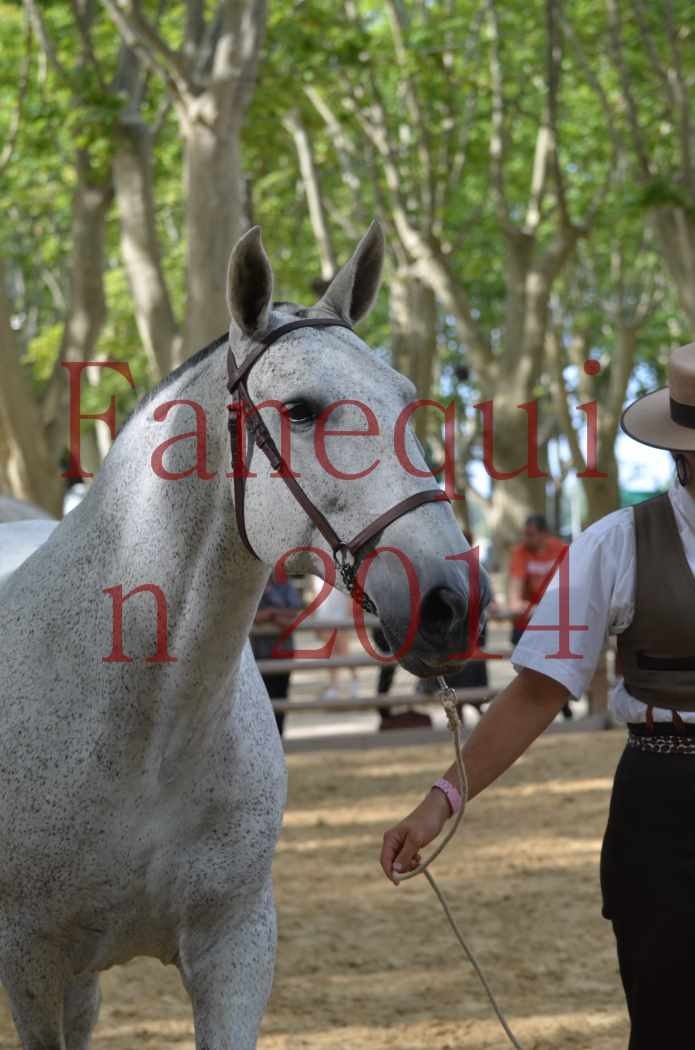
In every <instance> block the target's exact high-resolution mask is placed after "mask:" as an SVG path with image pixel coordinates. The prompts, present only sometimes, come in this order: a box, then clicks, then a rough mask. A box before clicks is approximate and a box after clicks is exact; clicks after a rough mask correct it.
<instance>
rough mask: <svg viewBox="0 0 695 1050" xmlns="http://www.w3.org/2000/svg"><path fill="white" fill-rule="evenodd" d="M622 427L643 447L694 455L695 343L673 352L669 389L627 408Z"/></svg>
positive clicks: (621, 423) (659, 391)
mask: <svg viewBox="0 0 695 1050" xmlns="http://www.w3.org/2000/svg"><path fill="white" fill-rule="evenodd" d="M620 425H621V427H622V428H623V430H624V431H625V433H626V434H628V435H629V437H631V438H634V439H635V441H641V442H642V444H643V445H652V446H653V447H654V448H665V449H668V450H669V451H673V452H695V343H688V345H687V346H680V347H679V348H678V349H677V350H674V351H673V353H672V354H671V356H670V358H669V362H668V386H666V387H663V388H662V389H661V390H655V391H654V392H653V393H651V394H645V395H644V397H640V398H638V399H637V401H633V403H632V404H631V405H628V407H627V408H626V409H625V411H624V412H623V415H622V419H621V420H620Z"/></svg>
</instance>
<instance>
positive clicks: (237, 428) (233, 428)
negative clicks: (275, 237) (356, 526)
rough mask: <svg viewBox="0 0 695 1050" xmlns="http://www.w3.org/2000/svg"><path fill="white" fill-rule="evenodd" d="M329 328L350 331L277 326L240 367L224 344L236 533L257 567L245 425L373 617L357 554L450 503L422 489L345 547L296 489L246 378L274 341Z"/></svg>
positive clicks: (302, 321)
mask: <svg viewBox="0 0 695 1050" xmlns="http://www.w3.org/2000/svg"><path fill="white" fill-rule="evenodd" d="M329 327H330V328H347V329H348V330H349V331H352V327H351V326H350V325H349V324H347V323H346V322H345V321H339V320H337V319H335V318H332V317H307V318H299V319H297V320H296V321H289V322H288V323H287V324H283V325H280V327H279V328H275V329H273V330H272V331H270V332H268V333H266V334H265V335H263V336H261V337H260V338H257V339H256V342H257V344H258V345H257V346H256V347H255V348H254V349H253V350H252V351H251V352H250V353H249V354H248V355H247V357H246V358H245V359H244V361H243V363H242V364H241V365H240V366H239V365H237V363H236V360H235V358H234V354H233V352H232V344H231V339H230V340H229V342H228V347H227V373H228V381H227V389H228V390H229V393H230V394H234V393H235V392H236V397H237V400H236V401H234V402H232V403H231V404H230V405H228V406H227V407H228V409H229V418H228V421H227V425H228V427H229V438H230V444H231V452H232V477H233V480H234V507H235V513H236V520H237V527H238V529H239V535H240V537H241V541H242V543H243V544H244V546H245V547H246V549H247V550H248V551H249V553H250V554H252V555H253V557H254V558H256V559H257V560H259V561H260V559H259V558H258V555H257V554H256V552H255V550H254V549H253V547H252V546H251V542H250V540H249V537H248V534H247V532H246V522H245V520H244V495H245V490H246V477H247V474H246V468H245V463H244V459H245V456H244V447H243V440H242V436H243V429H242V428H243V426H244V424H245V426H246V433H247V436H248V438H249V447H251V446H252V445H253V443H254V442H255V444H256V445H258V447H259V449H260V450H261V452H263V453H264V455H265V456H266V457H267V458H268V460H269V462H270V465H271V467H272V468H273V470H275V471H279V474H278V476H279V477H281V478H282V480H283V481H284V482H285V484H286V485H287V487H288V489H289V490H290V492H291V493H292V495H293V496H294V498H295V499H296V500H297V502H298V503H299V504H300V506H301V507H302V508H303V509H304V510H305V511H306V513H307V515H308V517H309V518H310V520H311V521H312V522H313V523H314V525H315V526H316V528H317V529H318V530H319V532H320V533H321V535H322V536H323V537H324V538H325V540H326V541H327V543H328V545H329V546H330V548H331V550H332V552H333V560H334V561H335V564H336V568H337V569H338V572H339V573H340V576H341V578H342V580H343V583H344V584H345V587H346V588H347V590H348V591H349V593H350V594H351V595H352V597H353V599H354V600H355V601H356V602H358V603H359V604H360V605H362V607H363V608H364V609H365V610H366V611H367V612H371V613H375V612H376V611H377V610H376V606H375V605H374V603H373V602H372V600H371V598H369V597H368V595H366V594H365V593H364V591H363V590H362V588H361V587H359V586H358V585H357V557H358V554H359V552H360V551H361V550H362V548H363V547H365V546H366V544H367V543H369V541H370V540H372V539H374V537H375V536H376V535H377V534H378V533H380V532H382V530H383V529H385V528H386V526H387V525H390V524H391V523H392V522H394V521H396V520H397V519H398V518H401V517H403V515H404V514H409V513H410V511H411V510H415V509H416V508H417V507H421V506H422V505H423V504H424V503H434V502H439V501H440V500H447V501H448V500H449V497H448V496H447V494H446V492H444V491H443V490H442V489H425V491H423V492H416V493H414V494H413V495H412V496H408V497H407V498H406V499H403V500H401V501H400V503H396V504H395V506H393V507H391V508H390V509H389V510H387V511H384V513H383V514H381V515H379V517H378V518H377V519H376V520H375V521H373V522H372V523H371V525H368V526H367V527H366V528H364V529H362V531H361V532H359V533H358V534H357V535H356V536H354V537H353V538H352V539H351V540H350V541H348V542H346V541H345V540H341V538H340V537H339V536H338V534H337V532H336V531H335V529H334V528H333V526H332V525H331V523H330V522H329V521H328V519H327V518H326V517H324V515H323V514H322V513H321V511H320V510H319V508H318V507H317V506H316V504H315V503H313V502H312V500H311V499H310V498H309V497H308V496H307V494H306V492H305V491H304V489H303V488H302V487H301V485H299V484H298V483H297V480H296V478H295V477H294V476H293V475H292V472H291V470H290V469H289V468H288V466H287V462H286V461H285V459H284V458H283V456H282V454H281V453H280V450H279V449H278V447H277V445H276V444H275V441H274V440H273V437H272V435H271V433H270V431H269V430H268V428H267V426H266V425H265V423H264V422H263V419H262V417H261V414H260V412H259V410H258V408H257V407H256V405H255V404H254V402H253V401H252V399H251V396H250V395H249V392H248V388H247V386H246V380H247V377H248V374H249V372H250V371H251V369H252V368H253V366H254V365H255V364H256V362H257V361H259V360H260V358H261V357H262V356H263V354H264V353H265V352H266V350H267V349H268V348H269V347H270V346H272V345H273V343H276V342H277V341H278V339H281V338H282V336H284V335H287V333H288V332H294V331H296V330H297V329H298V328H329Z"/></svg>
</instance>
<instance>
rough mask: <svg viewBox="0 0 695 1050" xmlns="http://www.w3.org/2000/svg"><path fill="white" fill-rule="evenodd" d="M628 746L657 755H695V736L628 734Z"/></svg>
mask: <svg viewBox="0 0 695 1050" xmlns="http://www.w3.org/2000/svg"><path fill="white" fill-rule="evenodd" d="M627 746H628V747H633V748H636V749H637V750H638V751H651V752H652V753H653V754H657V755H695V736H683V735H680V734H677V733H669V734H661V733H657V734H653V735H652V734H642V733H640V734H638V733H635V732H632V730H631V731H630V732H629V733H628V737H627Z"/></svg>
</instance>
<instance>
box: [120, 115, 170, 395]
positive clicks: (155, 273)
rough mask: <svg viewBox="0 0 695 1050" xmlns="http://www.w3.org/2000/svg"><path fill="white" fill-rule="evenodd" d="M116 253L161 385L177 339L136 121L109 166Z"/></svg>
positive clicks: (145, 139) (142, 134) (143, 140)
mask: <svg viewBox="0 0 695 1050" xmlns="http://www.w3.org/2000/svg"><path fill="white" fill-rule="evenodd" d="M113 174H114V186H115V191H116V202H117V205H118V213H119V216H120V227H121V251H122V253H123V263H124V266H125V270H126V273H127V275H128V283H129V285H130V291H131V295H132V297H133V303H134V307H135V321H136V323H137V326H138V332H139V334H140V339H141V340H142V345H143V347H144V348H145V352H146V354H147V357H148V360H149V363H150V368H151V370H152V375H153V377H154V378H155V379H157V380H158V379H161V378H163V377H164V376H165V375H168V373H169V372H170V371H171V368H172V362H173V361H174V359H175V358H177V357H178V356H179V344H180V336H179V332H178V328H177V324H176V319H175V317H174V311H173V309H172V305H171V300H170V298H169V292H168V289H167V286H166V281H165V279H164V272H163V270H162V262H161V257H160V252H159V239H158V237H157V230H156V225H155V207H154V194H153V189H152V147H151V141H150V133H149V129H148V128H147V127H146V126H145V125H144V124H143V123H142V122H141V121H139V120H138V119H132V120H130V121H128V123H125V122H124V123H122V125H121V127H120V130H119V137H118V147H117V149H116V152H115V155H114V160H113Z"/></svg>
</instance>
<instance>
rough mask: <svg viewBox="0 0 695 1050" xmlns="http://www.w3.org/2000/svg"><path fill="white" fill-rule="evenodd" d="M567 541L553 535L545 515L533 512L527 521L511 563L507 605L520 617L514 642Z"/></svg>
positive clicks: (518, 637) (547, 582)
mask: <svg viewBox="0 0 695 1050" xmlns="http://www.w3.org/2000/svg"><path fill="white" fill-rule="evenodd" d="M565 550H567V544H566V543H564V542H563V540H561V539H558V538H557V536H553V535H551V533H550V532H549V530H548V523H547V521H546V520H545V518H544V517H543V515H542V514H532V515H531V516H530V517H528V518H527V519H526V522H525V524H524V532H523V540H522V542H521V543H518V544H517V545H516V546H515V547H513V548H512V556H511V561H510V563H509V586H508V589H507V604H508V606H509V610H510V612H512V613H516V614H518V615H517V618H516V619H515V620H514V623H513V626H512V645H516V644H517V642H518V641H519V639H520V638H521V636H522V634H523V633H524V631H525V630H526V627H527V625H528V622H529V620H530V619H531V616H532V615H533V610H534V609H535V607H536V605H537V603H538V602H539V601H540V599H541V598H542V596H543V592H544V591H545V588H546V587H547V585H548V584H549V583H550V580H551V578H552V575H553V573H554V572H555V569H556V568H557V564H558V562H559V560H560V556H561V555H562V554H563V552H564V551H565Z"/></svg>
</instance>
